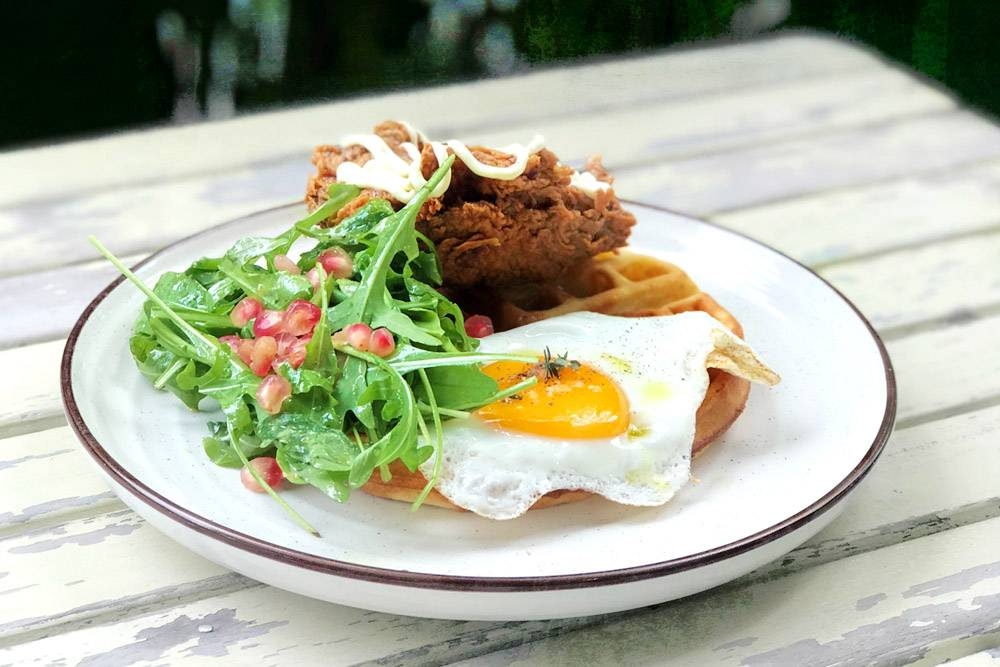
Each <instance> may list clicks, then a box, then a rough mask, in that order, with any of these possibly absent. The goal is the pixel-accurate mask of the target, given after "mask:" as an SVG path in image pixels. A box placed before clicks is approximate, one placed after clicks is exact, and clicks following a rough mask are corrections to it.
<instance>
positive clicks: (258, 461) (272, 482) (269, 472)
mask: <svg viewBox="0 0 1000 667" xmlns="http://www.w3.org/2000/svg"><path fill="white" fill-rule="evenodd" d="M248 466H253V467H254V469H255V470H256V471H257V473H258V474H259V475H260V476H261V477H262V478H263V479H264V481H265V482H267V485H268V486H269V487H271V488H272V489H274V488H277V487H278V486H279V485H280V484H281V481H282V480H283V479H285V473H283V472H282V471H281V467H280V466H279V465H278V461H277V460H275V458H274V457H272V456H258V457H257V458H255V459H253V460H252V461H250V463H248V464H247V465H245V466H243V469H242V470H241V471H240V481H241V482H243V486H245V487H247V488H248V489H249V490H251V491H253V492H254V493H264V487H263V486H261V485H260V484H258V483H257V480H256V479H254V477H253V475H251V474H250V470H249V467H248Z"/></svg>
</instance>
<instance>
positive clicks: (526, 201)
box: [306, 121, 635, 287]
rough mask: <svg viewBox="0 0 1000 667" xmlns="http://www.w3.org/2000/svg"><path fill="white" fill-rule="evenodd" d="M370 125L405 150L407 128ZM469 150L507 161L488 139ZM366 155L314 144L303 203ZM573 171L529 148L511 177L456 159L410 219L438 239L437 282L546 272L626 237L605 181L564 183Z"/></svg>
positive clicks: (427, 170)
mask: <svg viewBox="0 0 1000 667" xmlns="http://www.w3.org/2000/svg"><path fill="white" fill-rule="evenodd" d="M375 133H376V134H378V135H379V136H381V137H382V138H383V139H384V140H385V141H386V143H387V144H388V145H389V146H390V147H392V148H393V150H394V151H396V152H397V153H398V154H400V155H401V156H405V152H404V151H403V150H402V148H400V146H401V144H402V143H403V142H404V141H408V140H409V133H408V131H407V130H406V128H405V127H403V126H402V125H401V124H399V123H395V122H392V121H387V122H385V123H382V124H380V125H378V126H376V128H375ZM421 149H422V151H421V170H422V172H423V174H424V176H425V177H429V176H430V175H431V174H432V173H433V172H434V170H435V169H436V168H437V159H436V158H435V157H434V154H433V152H432V151H431V149H430V146H429V145H424V146H422V147H421ZM471 150H472V152H473V154H474V155H475V156H476V158H477V159H479V160H480V161H482V162H485V163H487V164H494V165H501V166H506V165H507V164H510V163H511V162H512V161H513V158H512V157H511V156H510V155H507V154H506V153H502V152H499V151H496V150H494V149H491V148H483V147H477V146H473V147H471ZM370 158H371V154H370V153H369V152H368V151H367V150H366V149H365V148H363V147H361V146H348V147H345V148H341V147H339V146H328V145H324V146H319V147H317V148H316V151H315V153H314V154H313V164H315V165H316V168H317V173H316V174H315V175H313V176H312V177H310V179H309V183H308V186H307V188H306V202H307V204H308V205H309V208H310V210H312V209H315V208H316V207H317V206H319V205H320V204H322V203H323V201H324V200H325V199H326V191H327V188H328V187H329V185H330V184H331V183H333V182H335V181H336V173H337V167H338V166H339V165H340V164H342V163H343V162H345V161H351V162H356V163H358V164H364V163H365V162H367V161H368V160H369V159H370ZM587 167H588V169H589V170H590V171H591V172H592V173H594V175H595V176H596V177H598V178H600V179H602V180H605V181H606V182H609V183H610V182H611V178H610V176H609V175H608V174H607V172H606V171H604V169H603V167H601V166H600V160H599V159H596V158H592V159H591V160H590V161H588V165H587ZM572 173H573V172H572V169H570V168H569V167H567V166H565V165H561V164H559V161H558V158H556V156H555V154H553V153H552V152H551V151H549V150H546V149H542V150H540V151H538V152H537V153H535V154H533V155H532V156H530V157H529V159H528V164H527V166H526V167H525V171H524V173H523V174H522V175H521V176H519V177H518V178H515V179H513V180H509V181H501V180H496V179H487V178H481V177H479V176H476V175H475V174H473V173H472V172H471V171H469V169H468V168H467V167H466V166H465V164H463V163H462V162H461V161H456V162H455V165H454V167H453V168H452V181H451V185H450V187H449V188H448V190H447V192H445V194H444V195H443V196H442V197H440V198H438V199H433V200H430V201H428V202H427V203H425V204H424V207H423V209H422V210H421V212H420V215H419V217H418V220H417V227H418V229H419V230H420V231H421V232H423V233H424V234H426V235H427V236H428V237H429V238H430V239H431V240H432V241H434V243H435V244H436V245H437V252H438V256H439V257H440V258H441V263H442V265H443V267H444V280H445V284H446V285H449V286H453V287H471V286H474V285H481V284H490V285H508V284H514V283H524V282H542V281H547V280H550V279H552V278H555V277H556V276H558V275H560V274H561V273H563V271H565V270H566V269H567V268H569V267H570V266H573V265H574V264H576V263H578V262H580V261H581V260H584V259H587V258H589V257H593V256H594V255H597V254H600V253H602V252H607V251H610V250H614V249H616V248H620V247H622V246H623V245H625V243H626V241H627V240H628V235H629V233H630V231H631V228H632V225H634V224H635V218H634V217H633V216H632V214H631V213H629V212H627V211H625V210H624V209H622V207H621V204H620V203H619V201H618V198H617V197H616V196H615V194H614V191H613V190H610V189H609V190H605V191H598V192H597V193H596V196H595V197H594V198H593V199H592V198H591V197H589V196H588V195H587V194H585V193H584V192H582V191H581V190H579V189H577V188H575V187H572V186H570V176H571V175H572ZM374 197H386V198H388V195H387V194H386V193H384V192H380V191H377V190H371V189H367V190H364V191H363V192H362V193H361V194H360V195H359V196H358V198H357V199H355V200H354V201H352V202H351V203H349V204H348V205H347V206H345V207H344V208H343V209H342V210H341V211H340V212H339V213H338V215H337V216H336V217H335V218H332V219H331V220H329V221H328V222H329V224H336V223H337V222H338V221H339V220H342V219H343V218H345V217H346V216H348V215H350V214H351V213H353V212H354V211H356V210H357V209H358V208H360V207H361V206H363V205H364V204H365V203H366V202H367V201H368V200H370V199H372V198H374ZM394 204H396V205H397V206H398V205H399V202H394Z"/></svg>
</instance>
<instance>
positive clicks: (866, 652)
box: [0, 519, 1000, 666]
mask: <svg viewBox="0 0 1000 667" xmlns="http://www.w3.org/2000/svg"><path fill="white" fill-rule="evenodd" d="M998 540H1000V519H992V520H989V521H983V522H980V523H977V524H974V525H971V526H966V527H963V528H957V529H954V530H949V531H945V532H943V533H939V534H936V535H933V536H929V537H924V538H920V539H917V540H913V541H910V542H906V543H903V544H899V545H896V546H893V547H888V548H885V549H879V550H877V551H873V552H869V553H864V554H860V555H856V556H853V557H849V558H845V559H843V560H841V561H838V562H835V563H828V564H825V565H822V566H818V567H815V568H811V569H809V570H805V571H803V572H799V573H795V574H792V575H789V576H786V577H780V578H777V579H773V580H770V581H767V582H764V583H748V584H747V583H744V584H737V585H731V586H727V587H723V588H720V589H716V590H714V591H709V592H707V593H704V594H701V595H697V596H694V597H691V598H687V599H685V600H680V601H677V602H674V603H668V604H665V605H658V606H656V607H651V608H648V609H644V610H640V611H638V612H633V613H629V614H624V615H620V616H618V617H616V618H612V619H610V620H607V622H603V623H597V624H595V626H594V627H593V628H586V627H585V628H583V629H580V630H577V631H575V632H567V631H568V630H572V629H573V628H575V627H579V626H580V625H581V624H586V623H595V621H602V620H605V619H600V618H599V619H590V620H589V621H588V620H581V619H569V620H561V621H560V620H557V621H550V622H533V623H457V622H450V621H434V620H426V619H416V618H400V617H394V616H388V615H384V614H377V613H369V612H363V611H358V610H352V609H349V608H346V607H340V606H336V605H328V604H322V603H318V602H315V601H313V600H309V599H306V598H303V597H300V596H297V595H292V594H288V593H283V592H280V591H276V590H273V589H267V588H253V589H249V590H243V591H238V592H234V593H229V594H225V595H220V596H217V597H212V598H207V599H203V600H198V601H195V602H191V603H188V604H183V605H180V606H178V607H174V608H171V609H167V610H158V611H154V612H152V613H148V614H145V615H141V616H128V617H126V618H122V619H118V620H116V621H114V622H112V623H110V624H107V625H102V626H97V627H82V628H80V629H76V630H74V631H71V632H67V633H61V634H58V635H55V636H52V637H47V638H41V639H38V640H36V641H31V642H28V643H22V644H19V645H15V646H12V647H11V648H9V649H7V651H6V655H3V654H0V656H2V658H3V659H5V660H11V661H24V662H27V661H29V660H32V661H39V662H42V661H45V660H48V659H51V658H52V657H56V656H62V655H65V654H66V653H67V652H69V654H70V655H72V656H73V657H74V658H78V659H79V658H83V659H90V660H94V661H98V660H104V661H107V662H109V663H115V664H117V663H122V662H129V661H134V660H139V659H142V660H146V661H150V662H155V663H157V664H170V663H172V662H173V661H176V660H180V659H183V658H185V657H198V656H209V655H211V656H213V657H225V656H229V657H231V658H236V657H237V656H238V659H239V660H241V661H245V662H246V661H252V662H256V663H260V662H264V663H268V664H269V661H271V660H274V659H275V658H276V657H277V656H278V655H280V656H281V658H280V660H281V662H282V663H287V662H291V661H304V662H306V663H310V662H314V661H316V660H317V659H323V660H325V661H332V662H335V663H337V664H354V663H356V662H359V661H362V660H368V661H376V660H377V661H379V664H387V665H391V664H442V663H445V662H449V661H454V660H460V659H463V658H472V657H476V658H477V662H476V664H504V665H507V664H513V663H515V662H516V663H518V664H526V665H528V664H576V663H578V662H581V661H583V660H586V661H588V662H590V663H592V664H608V663H612V662H615V663H620V664H640V663H647V662H657V663H662V662H678V663H682V664H709V663H711V664H733V665H736V664H750V665H754V664H796V665H803V666H808V665H827V664H832V663H840V664H847V663H850V662H851V661H852V660H860V659H862V658H867V659H873V658H874V659H877V660H879V661H882V662H886V663H889V662H891V663H893V664H902V663H904V662H910V661H912V660H915V659H921V658H923V659H931V658H942V657H954V656H955V655H956V654H957V655H961V654H963V653H969V652H972V651H974V650H979V649H980V648H987V647H989V646H991V645H995V644H996V642H997V639H998V638H1000V626H998V620H997V619H998V618H1000V562H998V561H997V553H996V551H995V549H994V548H993V545H994V544H996V543H997V541H998ZM875 572H877V573H879V574H878V577H877V582H878V583H877V584H873V581H875V579H874V578H873V575H872V573H875ZM970 635H975V636H974V639H971V640H969V639H968V637H969V636H970ZM542 638H545V639H542ZM536 640H537V641H536ZM495 649H502V650H500V651H498V652H496V653H492V654H489V655H484V654H487V653H488V652H489V651H491V650H495ZM321 657H322V658H321ZM841 661H842V662H841Z"/></svg>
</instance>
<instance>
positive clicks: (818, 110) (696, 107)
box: [0, 69, 954, 274]
mask: <svg viewBox="0 0 1000 667" xmlns="http://www.w3.org/2000/svg"><path fill="white" fill-rule="evenodd" d="M953 106H954V103H953V102H952V100H950V99H949V98H947V97H946V96H944V95H942V94H941V93H939V92H937V91H935V90H933V89H931V88H928V87H927V86H925V85H923V84H921V83H919V82H917V81H915V80H914V79H912V78H911V77H909V76H906V75H904V74H901V73H899V72H896V71H893V70H889V69H880V70H875V71H874V72H863V73H858V74H849V75H842V76H840V77H838V78H836V79H832V80H831V79H821V80H819V81H813V80H805V81H797V82H794V83H790V84H786V85H782V86H774V87H769V88H765V89H763V90H758V89H753V90H749V91H742V90H740V91H735V92H724V93H720V94H719V95H714V96H712V97H711V98H709V99H696V100H690V101H682V102H669V103H662V104H657V105H652V106H648V107H640V108H634V107H631V106H626V107H623V108H620V109H617V110H614V111H610V110H609V111H608V112H607V113H603V114H592V115H586V116H574V117H571V118H557V119H551V120H547V121H546V123H545V125H544V126H542V127H539V126H538V125H536V124H516V125H514V126H512V127H511V128H510V129H507V130H504V131H502V132H493V131H489V132H486V133H485V134H480V135H476V136H470V137H469V138H470V139H472V140H476V141H484V142H487V143H490V144H494V145H505V144H507V143H510V142H512V141H518V142H524V141H527V139H528V138H529V137H531V136H532V135H533V134H535V133H536V132H537V131H539V130H542V131H543V132H544V133H545V135H546V139H547V143H548V145H549V146H550V147H552V148H553V149H554V150H556V151H557V153H558V154H559V155H560V156H561V157H562V158H563V159H564V160H566V161H567V162H568V163H573V164H580V163H582V161H583V160H584V158H585V157H586V156H588V155H590V154H591V153H601V154H603V155H604V156H605V158H606V160H607V163H608V165H609V166H611V167H612V168H616V167H617V166H621V165H629V164H636V163H644V162H650V161H656V160H663V159H676V158H678V157H681V156H687V155H690V154H692V153H698V152H704V151H706V150H721V149H724V148H732V147H735V146H744V145H746V144H753V143H755V142H761V141H767V140H769V139H774V138H778V137H780V138H782V139H788V138H791V137H795V136H799V135H802V134H807V133H810V132H827V131H831V130H835V129H838V128H845V127H854V126H857V125H863V124H867V123H872V122H879V121H884V120H886V119H888V118H896V117H902V116H907V115H912V114H921V113H927V112H933V111H941V110H945V109H949V108H951V107H953ZM720 107H724V108H725V109H726V111H727V112H726V113H725V114H719V113H716V110H717V109H718V108H720ZM338 136H339V135H338ZM336 138H337V137H336V136H334V137H329V136H327V135H316V136H315V137H314V138H313V140H314V143H319V142H321V141H324V140H327V139H329V140H335V139H336ZM151 141H152V139H151ZM308 157H309V150H303V151H302V152H301V153H299V154H298V155H297V156H295V157H292V158H288V159H285V160H282V161H279V162H276V163H270V164H266V165H256V166H255V165H243V166H240V167H235V168H233V169H231V170H229V171H226V172H223V173H219V174H213V175H198V176H194V177H188V178H185V179H180V180H171V181H167V182H157V183H138V184H131V185H129V186H127V187H121V188H117V189H115V190H112V191H104V192H97V193H92V194H89V195H86V196H82V197H75V198H60V199H57V200H52V201H47V202H34V203H30V204H27V205H24V206H19V207H14V208H8V209H6V210H0V227H9V228H10V229H11V241H10V242H9V243H8V244H5V245H4V246H3V247H2V248H0V266H3V272H6V273H9V274H19V273H26V272H28V271H30V270H37V269H39V268H41V267H47V266H53V265H55V264H57V265H58V267H59V268H62V267H64V266H65V265H66V264H67V263H71V262H75V261H80V260H82V259H85V258H91V257H93V256H94V253H93V250H92V249H91V248H90V247H89V245H87V243H86V241H85V236H86V235H87V234H95V235H97V236H100V237H102V238H104V240H105V241H106V242H107V243H109V244H113V245H114V247H115V248H117V249H118V252H126V253H131V252H138V251H149V250H153V249H155V248H156V247H158V246H160V245H163V244H166V243H169V242H171V241H173V240H176V239H177V238H180V237H182V236H184V235H186V234H189V233H193V232H195V231H198V230H200V229H203V228H205V227H207V226H210V225H211V224H215V223H218V222H221V221H222V220H225V219H230V218H233V217H238V216H239V215H242V214H246V213H249V212H252V211H255V210H260V209H264V208H269V207H271V206H274V205H277V204H281V203H288V202H291V201H294V200H295V199H298V198H300V197H301V196H302V192H303V188H304V185H305V180H306V176H307V175H308V174H309V173H310V172H311V171H312V167H311V166H310V165H309V163H308ZM234 164H238V163H234ZM39 220H45V221H46V225H44V226H39V224H38V221H39ZM69 230H72V231H71V232H70V233H67V231H69Z"/></svg>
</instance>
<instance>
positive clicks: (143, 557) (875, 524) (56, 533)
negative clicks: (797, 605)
mask: <svg viewBox="0 0 1000 667" xmlns="http://www.w3.org/2000/svg"><path fill="white" fill-rule="evenodd" d="M998 430H1000V407H993V408H990V409H987V410H982V411H979V412H974V413H969V414H964V415H959V416H956V417H952V418H950V419H947V420H943V421H938V422H934V423H930V424H924V425H921V426H919V427H916V428H912V429H906V430H904V431H900V432H898V433H896V434H895V435H894V436H893V438H892V440H891V441H890V443H889V445H888V448H887V451H886V452H885V454H884V455H883V457H882V459H881V461H880V462H879V464H878V466H876V468H875V469H874V471H873V472H872V473H871V475H870V476H869V478H868V479H867V480H866V481H865V483H864V485H863V486H862V487H861V488H860V489H859V490H858V491H857V495H856V498H855V500H854V502H852V503H851V504H850V505H849V506H848V507H847V509H846V510H845V512H844V514H843V515H842V516H841V517H840V518H839V519H837V520H836V521H835V522H834V523H833V524H831V526H830V527H828V528H827V529H826V530H825V531H823V532H822V533H821V534H820V535H818V536H817V537H816V538H815V539H813V540H812V541H810V542H809V543H807V544H806V545H803V546H802V547H800V548H798V549H796V550H795V551H793V552H792V553H790V554H788V555H787V556H786V557H785V558H783V559H782V560H781V561H779V562H778V563H775V564H774V565H773V566H772V567H769V568H765V569H764V570H763V571H761V572H758V573H755V574H754V575H750V577H749V579H753V580H766V579H770V578H773V577H774V576H778V575H783V574H787V573H789V572H792V571H797V570H800V569H804V568H809V567H815V566H816V565H819V564H821V563H825V562H830V561H834V560H838V559H841V558H845V557H847V556H850V555H852V554H855V553H857V552H858V551H865V550H872V549H879V548H882V547H885V546H888V545H892V544H895V543H897V542H900V541H903V540H908V539H913V538H916V537H920V536H922V535H926V534H930V533H933V532H937V531H940V530H945V529H947V528H952V527H955V526H961V525H966V524H970V523H974V522H977V521H982V520H985V519H990V518H993V517H996V516H998V515H1000V495H998V489H997V487H996V484H995V483H994V481H995V480H996V479H997V476H998V475H1000V452H998V451H997V450H996V448H995V447H994V446H993V441H994V439H995V434H996V433H997V431H998ZM53 465H59V466H63V469H62V470H61V471H60V476H61V477H71V476H73V475H80V476H94V473H93V472H92V471H91V469H90V466H89V463H86V462H84V461H83V460H82V459H80V458H64V459H53ZM2 481H3V480H0V482H2ZM30 482H34V483H36V484H37V483H38V480H37V478H34V477H32V478H31V480H29V481H26V482H24V484H27V483H30ZM41 493H42V492H39V495H38V497H41V495H40V494H41ZM50 493H52V491H50ZM54 495H56V494H54ZM38 497H36V501H37V499H38ZM95 511H96V508H95ZM3 544H4V546H5V547H6V549H7V551H6V552H5V553H4V556H3V557H2V559H0V562H2V563H4V567H3V568H0V569H2V570H9V571H10V572H11V573H13V574H12V575H10V576H9V577H7V578H4V579H3V583H4V588H5V589H6V590H11V589H17V590H12V592H11V593H9V597H8V599H7V600H6V601H7V602H9V603H10V604H9V606H8V609H9V610H10V611H9V613H8V615H6V616H3V615H2V614H0V635H3V634H5V633H6V635H9V636H11V637H12V638H13V637H15V636H19V635H22V634H24V633H38V632H43V631H44V632H56V631H57V630H58V628H64V629H65V628H68V627H75V625H76V624H82V623H88V624H89V623H91V622H93V619H95V618H105V617H109V616H114V617H122V618H124V617H127V616H128V614H127V613H126V611H125V610H126V609H128V608H135V607H137V606H140V605H150V604H153V602H154V601H155V600H156V599H157V596H156V595H153V594H152V593H151V589H154V588H155V589H157V590H159V589H161V588H164V589H169V590H171V591H174V592H175V593H176V594H177V595H181V593H183V595H184V596H186V597H190V598H197V597H199V591H202V593H203V595H202V596H206V595H213V594H214V593H215V591H216V589H217V587H218V586H220V585H224V586H225V587H226V588H228V589H237V588H245V587H248V586H252V585H253V584H252V582H250V581H248V580H242V579H238V578H235V577H232V578H229V579H226V580H224V581H221V580H220V579H219V576H220V575H219V572H217V571H215V570H213V569H212V568H214V567H215V566H212V565H210V564H208V563H207V562H206V563H202V562H201V559H199V558H197V557H196V556H193V555H192V554H190V553H188V552H187V551H186V550H184V549H183V548H182V547H180V546H179V545H177V544H175V543H173V542H171V541H170V540H168V539H167V538H166V537H163V536H162V535H160V534H159V533H157V532H156V531H154V530H152V529H150V528H149V527H148V525H146V524H145V522H143V521H142V520H141V519H139V518H138V517H137V516H135V515H132V514H130V513H127V512H110V513H102V514H99V515H96V516H87V517H85V518H77V519H73V520H71V521H69V522H67V523H65V524H52V523H51V522H45V524H44V525H42V526H41V527H37V528H36V527H35V523H34V522H31V521H29V522H27V523H25V524H24V532H23V533H21V534H20V535H17V536H15V538H9V539H8V542H5V543H3ZM10 545H14V546H13V547H11V546H10ZM37 545H42V547H43V548H42V550H41V551H39V549H40V548H41V547H39V546H37ZM53 545H57V546H58V548H54V547H53ZM50 547H52V548H50ZM63 547H66V550H63ZM14 548H16V551H12V549H14ZM33 549H34V551H33ZM149 553H155V554H156V558H155V559H153V561H152V562H151V563H150V564H149V566H148V568H147V565H146V563H147V561H148V554H149ZM67 559H72V561H73V562H74V563H75V565H74V568H73V571H74V573H75V574H74V577H73V581H74V582H75V583H74V584H73V585H72V586H64V585H63V584H62V583H60V581H52V576H51V573H52V572H61V570H60V569H59V568H60V567H63V566H64V565H63V564H64V563H65V562H68V560H67ZM125 562H132V563H135V565H134V566H132V567H133V570H134V572H133V573H132V574H130V575H129V577H127V578H112V579H113V581H109V576H108V569H107V567H106V563H125ZM163 562H177V563H187V564H188V565H190V566H191V567H190V569H188V570H185V569H184V568H183V567H178V568H177V569H168V571H167V574H165V575H164V576H160V574H158V572H159V568H161V567H162V563H163ZM185 567H186V566H185ZM206 572H207V574H206ZM42 589H44V591H42ZM203 589H204V590H203ZM268 591H271V589H268ZM41 592H44V593H45V594H44V595H40V594H39V593H41ZM271 592H273V591H271ZM172 594H173V593H172ZM269 594H270V593H268V595H269ZM22 597H24V598H25V599H24V600H23V601H22ZM168 599H169V600H174V598H168ZM25 609H29V610H30V613H28V612H26V611H24V610H25ZM67 609H72V610H74V611H73V613H72V614H68V613H66V610H67ZM11 641H13V639H12V640H11Z"/></svg>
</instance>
